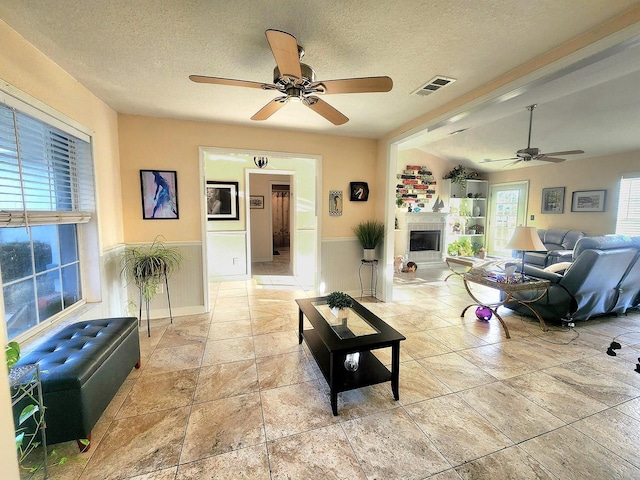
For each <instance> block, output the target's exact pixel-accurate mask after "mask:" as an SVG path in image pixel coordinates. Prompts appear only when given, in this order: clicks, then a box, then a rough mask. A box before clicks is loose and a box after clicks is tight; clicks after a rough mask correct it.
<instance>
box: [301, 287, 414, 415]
mask: <svg viewBox="0 0 640 480" xmlns="http://www.w3.org/2000/svg"><path fill="white" fill-rule="evenodd" d="M296 303H297V304H298V307H299V315H298V343H302V340H305V341H306V343H307V346H308V347H309V350H311V353H312V354H313V357H314V358H315V360H316V363H317V364H318V366H319V367H320V370H321V371H322V374H323V375H324V378H325V379H326V380H327V383H328V384H329V388H330V390H331V409H332V411H333V414H334V415H338V393H339V392H346V391H347V390H353V389H356V388H361V387H366V386H368V385H375V384H377V383H384V382H389V381H390V382H391V390H392V392H393V397H394V398H395V399H396V400H398V399H399V398H400V396H399V394H398V378H399V373H400V342H401V341H402V340H405V337H404V336H403V335H402V334H401V333H399V332H398V331H396V330H395V329H393V328H391V327H390V326H389V325H387V324H386V323H385V322H383V321H382V320H381V319H380V318H378V317H377V316H376V315H375V314H373V313H372V312H370V311H369V310H368V309H366V308H365V307H363V306H362V305H361V304H360V303H358V302H357V301H355V300H354V301H353V307H351V308H349V309H347V311H348V312H347V316H346V318H338V317H337V316H336V315H334V314H333V313H332V312H331V310H330V309H329V307H328V305H327V302H326V297H317V298H305V299H299V300H296ZM304 317H307V319H308V320H309V323H311V325H312V327H313V328H310V329H307V330H304ZM385 347H391V371H389V369H387V367H385V366H384V365H383V364H382V362H380V360H378V359H377V358H376V356H375V355H374V354H373V353H371V350H376V349H378V348H385ZM345 362H346V364H345ZM355 365H357V367H356V368H355V369H354V366H355Z"/></svg>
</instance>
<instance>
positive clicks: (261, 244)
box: [249, 174, 291, 262]
mask: <svg viewBox="0 0 640 480" xmlns="http://www.w3.org/2000/svg"><path fill="white" fill-rule="evenodd" d="M272 182H274V183H279V184H287V183H289V184H290V183H291V177H290V176H289V175H263V174H253V175H251V180H250V187H251V191H250V194H251V195H261V196H263V197H264V208H254V209H251V210H249V212H250V216H251V261H252V262H257V261H261V262H264V261H268V260H270V259H271V254H272V252H273V250H272V245H273V240H272V235H271V231H272V226H271V208H272V202H271V183H272Z"/></svg>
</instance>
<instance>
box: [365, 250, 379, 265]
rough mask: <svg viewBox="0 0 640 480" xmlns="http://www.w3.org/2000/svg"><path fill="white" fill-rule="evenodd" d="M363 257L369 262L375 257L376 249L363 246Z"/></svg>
mask: <svg viewBox="0 0 640 480" xmlns="http://www.w3.org/2000/svg"><path fill="white" fill-rule="evenodd" d="M364 259H365V260H367V261H368V262H370V261H371V260H375V259H376V249H375V248H365V249H364Z"/></svg>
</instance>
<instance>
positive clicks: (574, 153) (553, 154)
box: [544, 150, 584, 157]
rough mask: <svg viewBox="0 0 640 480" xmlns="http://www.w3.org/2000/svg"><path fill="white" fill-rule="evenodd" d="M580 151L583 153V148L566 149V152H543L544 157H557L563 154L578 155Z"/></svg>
mask: <svg viewBox="0 0 640 480" xmlns="http://www.w3.org/2000/svg"><path fill="white" fill-rule="evenodd" d="M580 153H584V150H567V151H566V152H549V153H545V154H544V155H545V157H557V156H564V155H578V154H580Z"/></svg>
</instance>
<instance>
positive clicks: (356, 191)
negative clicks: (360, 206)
mask: <svg viewBox="0 0 640 480" xmlns="http://www.w3.org/2000/svg"><path fill="white" fill-rule="evenodd" d="M349 192H350V195H349V200H351V201H352V202H366V201H367V200H369V184H368V183H367V182H350V184H349Z"/></svg>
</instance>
